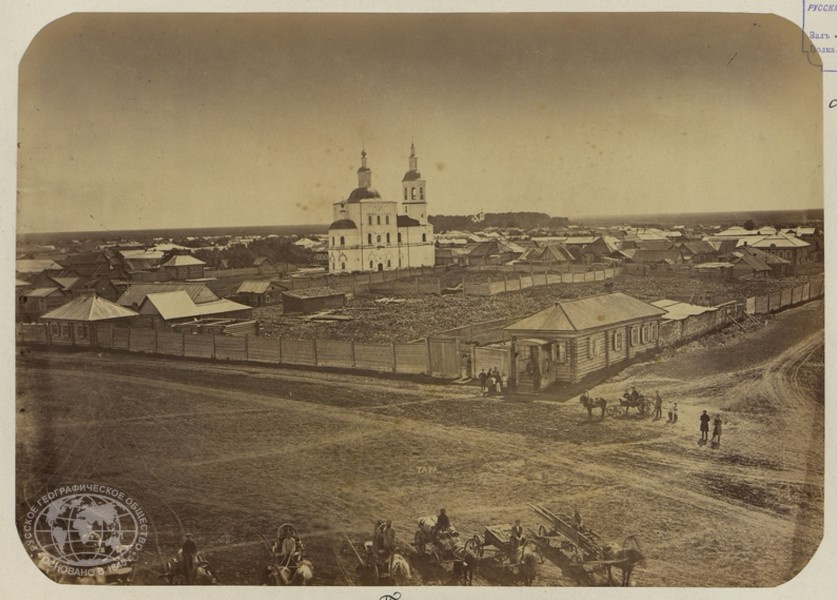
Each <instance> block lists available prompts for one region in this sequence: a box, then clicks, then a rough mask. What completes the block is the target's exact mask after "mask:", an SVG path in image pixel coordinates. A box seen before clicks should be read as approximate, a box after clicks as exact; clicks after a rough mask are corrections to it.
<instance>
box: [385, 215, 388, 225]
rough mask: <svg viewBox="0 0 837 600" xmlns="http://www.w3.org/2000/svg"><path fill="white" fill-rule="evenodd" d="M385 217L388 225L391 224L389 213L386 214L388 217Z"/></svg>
mask: <svg viewBox="0 0 837 600" xmlns="http://www.w3.org/2000/svg"><path fill="white" fill-rule="evenodd" d="M384 218H385V219H386V223H387V225H389V215H387V216H386V217H384Z"/></svg>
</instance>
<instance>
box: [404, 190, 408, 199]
mask: <svg viewBox="0 0 837 600" xmlns="http://www.w3.org/2000/svg"><path fill="white" fill-rule="evenodd" d="M406 199H407V188H404V200H406Z"/></svg>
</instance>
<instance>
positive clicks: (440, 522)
mask: <svg viewBox="0 0 837 600" xmlns="http://www.w3.org/2000/svg"><path fill="white" fill-rule="evenodd" d="M449 529H450V519H449V518H448V515H447V513H446V512H445V509H444V508H440V509H439V516H438V517H436V524H435V525H434V526H433V529H432V530H431V532H430V533H431V534H432V535H433V537H434V538H437V537H439V534H440V533H442V532H443V531H447V530H449Z"/></svg>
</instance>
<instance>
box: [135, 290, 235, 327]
mask: <svg viewBox="0 0 837 600" xmlns="http://www.w3.org/2000/svg"><path fill="white" fill-rule="evenodd" d="M152 307H153V310H151V308H152ZM239 310H251V308H250V307H249V306H246V305H244V304H239V303H238V302H233V301H232V300H225V299H222V300H216V301H214V302H204V303H202V304H195V303H194V302H193V301H192V298H191V297H190V296H189V294H188V293H187V292H186V291H185V290H177V291H173V292H158V293H155V294H148V295H147V296H146V297H145V300H143V302H142V305H140V313H142V314H149V313H151V314H153V313H155V312H156V313H157V314H159V315H160V316H161V317H163V319H164V320H166V321H168V320H170V319H183V318H188V317H205V316H209V315H217V314H219V313H227V312H234V311H239Z"/></svg>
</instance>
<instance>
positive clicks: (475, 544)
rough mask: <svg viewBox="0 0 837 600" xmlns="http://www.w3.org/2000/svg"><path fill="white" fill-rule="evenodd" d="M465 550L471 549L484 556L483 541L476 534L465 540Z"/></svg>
mask: <svg viewBox="0 0 837 600" xmlns="http://www.w3.org/2000/svg"><path fill="white" fill-rule="evenodd" d="M465 550H466V551H469V550H470V551H471V552H473V553H474V554H476V555H477V556H479V557H482V542H481V541H480V538H478V537H477V536H474V537H472V538H471V539H470V540H468V541H467V542H465Z"/></svg>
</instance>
